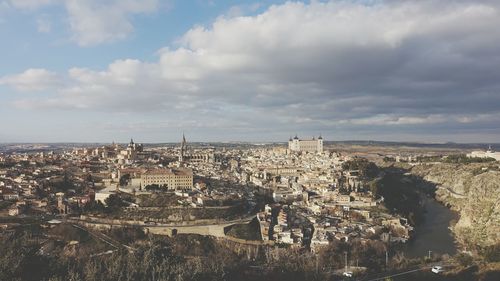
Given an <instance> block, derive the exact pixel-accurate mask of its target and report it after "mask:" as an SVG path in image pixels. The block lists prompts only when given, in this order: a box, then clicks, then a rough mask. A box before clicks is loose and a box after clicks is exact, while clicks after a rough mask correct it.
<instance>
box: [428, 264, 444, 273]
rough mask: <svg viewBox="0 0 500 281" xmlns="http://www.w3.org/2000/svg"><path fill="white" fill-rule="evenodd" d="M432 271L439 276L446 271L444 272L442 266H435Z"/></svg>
mask: <svg viewBox="0 0 500 281" xmlns="http://www.w3.org/2000/svg"><path fill="white" fill-rule="evenodd" d="M431 271H432V272H434V273H436V274H439V273H441V272H443V271H444V270H443V267H442V266H440V265H435V266H433V267H432V268H431Z"/></svg>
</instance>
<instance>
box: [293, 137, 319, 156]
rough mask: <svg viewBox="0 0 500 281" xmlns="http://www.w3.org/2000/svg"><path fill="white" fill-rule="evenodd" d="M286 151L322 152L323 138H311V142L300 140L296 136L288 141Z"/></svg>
mask: <svg viewBox="0 0 500 281" xmlns="http://www.w3.org/2000/svg"><path fill="white" fill-rule="evenodd" d="M288 149H289V150H290V151H295V152H313V153H322V152H323V138H322V137H321V136H319V137H318V139H316V138H314V137H313V138H312V139H311V140H301V139H299V138H298V137H297V136H295V138H293V139H292V138H290V140H288Z"/></svg>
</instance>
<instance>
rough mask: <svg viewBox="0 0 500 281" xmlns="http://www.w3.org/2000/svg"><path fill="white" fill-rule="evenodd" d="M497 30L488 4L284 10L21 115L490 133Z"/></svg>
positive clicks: (218, 30)
mask: <svg viewBox="0 0 500 281" xmlns="http://www.w3.org/2000/svg"><path fill="white" fill-rule="evenodd" d="M498 26H500V5H498V4H497V3H496V2H495V1H479V2H478V1H465V0H461V1H430V0H429V1H379V2H377V3H376V4H374V5H363V4H360V3H357V2H355V3H351V2H342V1H332V2H328V3H321V2H313V3H310V4H303V3H291V2H290V3H286V4H283V5H276V6H272V7H270V8H269V9H267V10H266V11H265V12H263V13H262V14H259V15H256V16H251V17H230V18H225V17H220V18H218V19H217V20H216V21H215V22H214V23H213V25H212V26H210V27H195V28H193V29H191V30H190V31H188V32H187V33H186V34H185V35H184V36H183V37H182V38H181V40H180V41H179V44H180V45H181V47H180V48H178V49H168V48H166V49H162V51H161V52H160V59H159V60H158V62H156V63H145V62H141V61H136V60H122V61H117V62H114V63H113V64H111V65H110V66H109V68H108V69H106V70H103V71H98V70H89V69H73V70H70V71H69V73H68V74H67V76H68V77H67V79H68V80H70V82H69V83H70V85H69V86H64V87H60V88H59V90H58V94H57V95H56V96H54V97H52V98H50V99H37V100H26V99H24V100H20V101H17V104H18V105H22V106H23V107H25V108H26V107H31V108H33V109H36V108H37V107H49V108H51V107H69V108H77V109H82V110H90V111H95V112H134V113H140V112H151V111H157V112H161V113H162V114H164V115H163V116H165V118H169V119H170V120H173V121H176V122H182V121H185V123H183V124H187V125H186V126H192V127H196V126H198V125H194V124H206V125H204V126H206V127H207V128H211V129H212V130H215V131H217V126H210V124H219V126H220V128H233V130H236V129H235V128H241V130H247V131H249V132H255V131H266V130H268V128H274V131H276V130H279V131H280V132H281V134H283V133H284V134H288V133H290V132H294V131H300V130H304V131H308V132H309V131H310V130H315V131H323V132H325V131H333V130H343V131H347V130H349V129H350V130H354V131H356V130H359V132H360V135H362V134H363V132H367V133H369V132H373V130H374V128H376V129H377V130H380V131H382V132H383V131H385V132H388V133H391V134H395V133H397V132H398V131H399V132H401V133H406V132H407V131H408V132H411V130H412V129H413V130H415V132H419V131H420V130H422V131H425V129H426V128H427V130H428V131H427V132H428V135H432V134H434V132H439V131H440V130H441V132H443V134H445V133H446V132H449V133H450V134H456V133H457V132H458V131H459V130H460V128H464V132H471V134H472V132H473V133H477V132H478V131H479V132H480V131H485V132H487V133H488V134H490V131H491V130H495V129H500V126H499V125H498V124H499V123H498V121H500V116H499V108H500V94H499V90H500V79H499V78H500V77H499V74H498V69H500V49H498V48H497V46H500V32H499V31H498V28H497V27H498ZM478 116H483V117H482V118H478ZM463 120H470V121H469V122H463ZM187 121H191V122H187ZM167 124H170V123H167ZM189 124H192V125H189ZM231 124H232V125H231ZM370 126H371V127H372V128H370ZM474 126H476V127H475V128H476V130H472V128H474ZM198 128H199V126H198ZM446 128H448V129H446ZM469 128H470V130H469ZM221 130H222V129H221ZM241 130H239V131H241ZM446 130H448V131H446ZM240 133H241V132H240ZM499 134H500V133H499ZM499 136H500V135H499Z"/></svg>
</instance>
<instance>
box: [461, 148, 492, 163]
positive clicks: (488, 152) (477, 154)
mask: <svg viewBox="0 0 500 281" xmlns="http://www.w3.org/2000/svg"><path fill="white" fill-rule="evenodd" d="M467 156H468V157H479V158H493V159H495V160H496V161H500V152H495V151H493V150H492V149H491V146H490V147H489V148H488V150H486V151H482V150H478V151H472V152H471V153H469V154H467Z"/></svg>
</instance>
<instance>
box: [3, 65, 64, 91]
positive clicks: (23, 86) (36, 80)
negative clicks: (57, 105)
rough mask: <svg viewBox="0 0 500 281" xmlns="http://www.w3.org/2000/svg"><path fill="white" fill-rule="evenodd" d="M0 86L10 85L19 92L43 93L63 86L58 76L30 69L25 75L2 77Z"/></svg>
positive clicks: (42, 70)
mask: <svg viewBox="0 0 500 281" xmlns="http://www.w3.org/2000/svg"><path fill="white" fill-rule="evenodd" d="M0 85H9V86H11V87H13V88H15V89H16V90H18V91H22V92H29V91H43V90H46V89H49V88H54V87H56V86H61V85H62V84H61V81H60V80H59V78H58V75H57V74H55V73H54V72H50V71H48V70H46V69H39V68H30V69H28V70H26V71H24V72H23V73H20V74H15V75H7V76H3V77H0Z"/></svg>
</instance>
